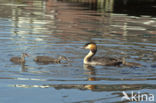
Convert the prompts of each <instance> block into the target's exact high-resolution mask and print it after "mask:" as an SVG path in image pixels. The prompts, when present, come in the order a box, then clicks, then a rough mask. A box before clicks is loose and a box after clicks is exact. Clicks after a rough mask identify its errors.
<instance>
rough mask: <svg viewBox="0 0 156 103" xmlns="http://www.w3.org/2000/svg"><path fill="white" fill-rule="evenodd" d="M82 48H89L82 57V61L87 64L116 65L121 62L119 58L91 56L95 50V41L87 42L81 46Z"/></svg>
mask: <svg viewBox="0 0 156 103" xmlns="http://www.w3.org/2000/svg"><path fill="white" fill-rule="evenodd" d="M83 48H84V49H89V50H90V51H89V53H88V54H87V55H86V56H85V57H84V60H83V63H84V64H87V65H103V66H117V65H120V64H122V60H121V59H115V58H110V57H99V58H93V56H94V55H95V54H96V52H97V46H96V44H95V43H93V42H91V43H87V44H85V45H84V46H83Z"/></svg>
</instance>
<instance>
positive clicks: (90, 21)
mask: <svg viewBox="0 0 156 103" xmlns="http://www.w3.org/2000/svg"><path fill="white" fill-rule="evenodd" d="M0 12H1V13H0V54H1V56H0V65H1V68H0V103H71V102H79V103H109V102H121V97H122V96H123V94H122V91H125V92H127V93H131V91H134V92H136V93H137V92H140V93H147V94H153V95H155V96H156V90H155V89H156V55H155V53H156V17H154V16H150V15H140V16H128V14H119V13H118V14H115V13H107V12H105V11H101V10H91V9H88V8H87V7H84V6H81V5H80V4H79V3H73V2H72V3H71V2H62V1H56V0H47V1H37V0H26V1H22V0H12V1H9V0H8V1H7V0H0ZM90 41H94V42H96V43H97V44H98V53H97V56H98V55H103V56H110V57H123V56H126V57H127V58H126V60H127V61H130V62H137V63H140V64H142V65H143V66H142V67H126V66H121V67H107V66H104V67H101V66H95V67H91V66H88V67H87V66H83V62H82V61H83V57H84V56H85V55H86V54H87V52H88V51H86V50H82V49H81V48H80V47H82V46H83V45H84V44H85V43H87V42H90ZM23 52H26V53H29V54H30V57H29V58H26V60H27V62H26V64H25V66H20V65H15V64H13V63H11V62H10V61H9V59H10V58H11V57H12V56H20V55H21V53H23ZM38 55H47V56H53V57H57V56H59V55H64V56H66V57H68V58H69V59H70V60H71V61H70V62H69V63H65V64H49V65H41V64H36V63H35V62H33V58H34V57H35V56H38ZM155 102H156V99H155Z"/></svg>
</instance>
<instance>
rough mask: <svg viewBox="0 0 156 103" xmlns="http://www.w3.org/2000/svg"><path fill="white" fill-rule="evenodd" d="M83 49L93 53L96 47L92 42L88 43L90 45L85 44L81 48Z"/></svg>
mask: <svg viewBox="0 0 156 103" xmlns="http://www.w3.org/2000/svg"><path fill="white" fill-rule="evenodd" d="M83 48H84V49H89V50H91V51H93V52H95V51H96V50H97V46H96V43H94V42H90V43H86V44H85V45H84V46H83Z"/></svg>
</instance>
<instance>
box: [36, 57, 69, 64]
mask: <svg viewBox="0 0 156 103" xmlns="http://www.w3.org/2000/svg"><path fill="white" fill-rule="evenodd" d="M61 60H68V59H67V58H66V57H65V56H59V57H58V58H53V57H49V56H37V57H36V58H35V59H34V61H35V62H37V63H43V64H51V63H58V64H59V63H61Z"/></svg>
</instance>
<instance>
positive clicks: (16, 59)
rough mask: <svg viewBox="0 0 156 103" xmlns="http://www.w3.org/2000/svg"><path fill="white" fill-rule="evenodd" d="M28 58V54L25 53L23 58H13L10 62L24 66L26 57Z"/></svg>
mask: <svg viewBox="0 0 156 103" xmlns="http://www.w3.org/2000/svg"><path fill="white" fill-rule="evenodd" d="M28 56H29V55H28V54H27V53H23V54H22V55H21V57H12V58H11V59H10V61H11V62H13V63H15V64H22V63H25V57H28Z"/></svg>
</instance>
